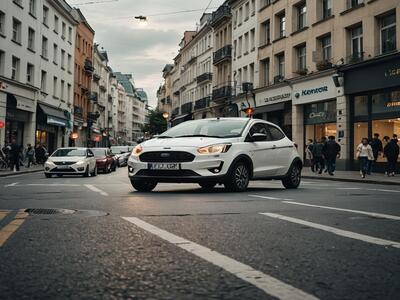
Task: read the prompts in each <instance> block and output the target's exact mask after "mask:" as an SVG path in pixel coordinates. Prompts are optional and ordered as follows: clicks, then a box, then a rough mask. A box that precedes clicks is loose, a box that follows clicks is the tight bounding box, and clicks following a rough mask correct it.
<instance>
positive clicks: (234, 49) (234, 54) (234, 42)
mask: <svg viewBox="0 0 400 300" xmlns="http://www.w3.org/2000/svg"><path fill="white" fill-rule="evenodd" d="M236 56H237V40H234V41H233V57H234V58H236Z"/></svg>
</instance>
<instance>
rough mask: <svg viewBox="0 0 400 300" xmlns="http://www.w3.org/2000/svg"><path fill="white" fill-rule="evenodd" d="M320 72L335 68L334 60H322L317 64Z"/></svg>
mask: <svg viewBox="0 0 400 300" xmlns="http://www.w3.org/2000/svg"><path fill="white" fill-rule="evenodd" d="M316 67H317V70H318V71H323V70H327V69H330V68H332V67H333V64H332V59H322V60H319V61H317V62H316Z"/></svg>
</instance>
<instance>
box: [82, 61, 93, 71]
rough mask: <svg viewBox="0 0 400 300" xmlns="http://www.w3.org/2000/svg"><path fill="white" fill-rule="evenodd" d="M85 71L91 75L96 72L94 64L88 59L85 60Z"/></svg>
mask: <svg viewBox="0 0 400 300" xmlns="http://www.w3.org/2000/svg"><path fill="white" fill-rule="evenodd" d="M84 69H85V71H86V72H89V73H93V71H94V68H93V63H92V61H91V60H90V59H89V58H86V60H85V66H84Z"/></svg>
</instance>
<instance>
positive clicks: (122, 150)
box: [111, 146, 129, 154]
mask: <svg viewBox="0 0 400 300" xmlns="http://www.w3.org/2000/svg"><path fill="white" fill-rule="evenodd" d="M111 151H112V153H114V154H121V153H125V152H129V150H128V147H119V146H114V147H111Z"/></svg>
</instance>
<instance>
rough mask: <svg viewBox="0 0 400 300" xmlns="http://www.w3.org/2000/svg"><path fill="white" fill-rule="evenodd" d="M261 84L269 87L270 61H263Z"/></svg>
mask: <svg viewBox="0 0 400 300" xmlns="http://www.w3.org/2000/svg"><path fill="white" fill-rule="evenodd" d="M261 72H262V73H261V74H262V78H261V82H262V86H268V85H269V59H265V60H262V61H261Z"/></svg>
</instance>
